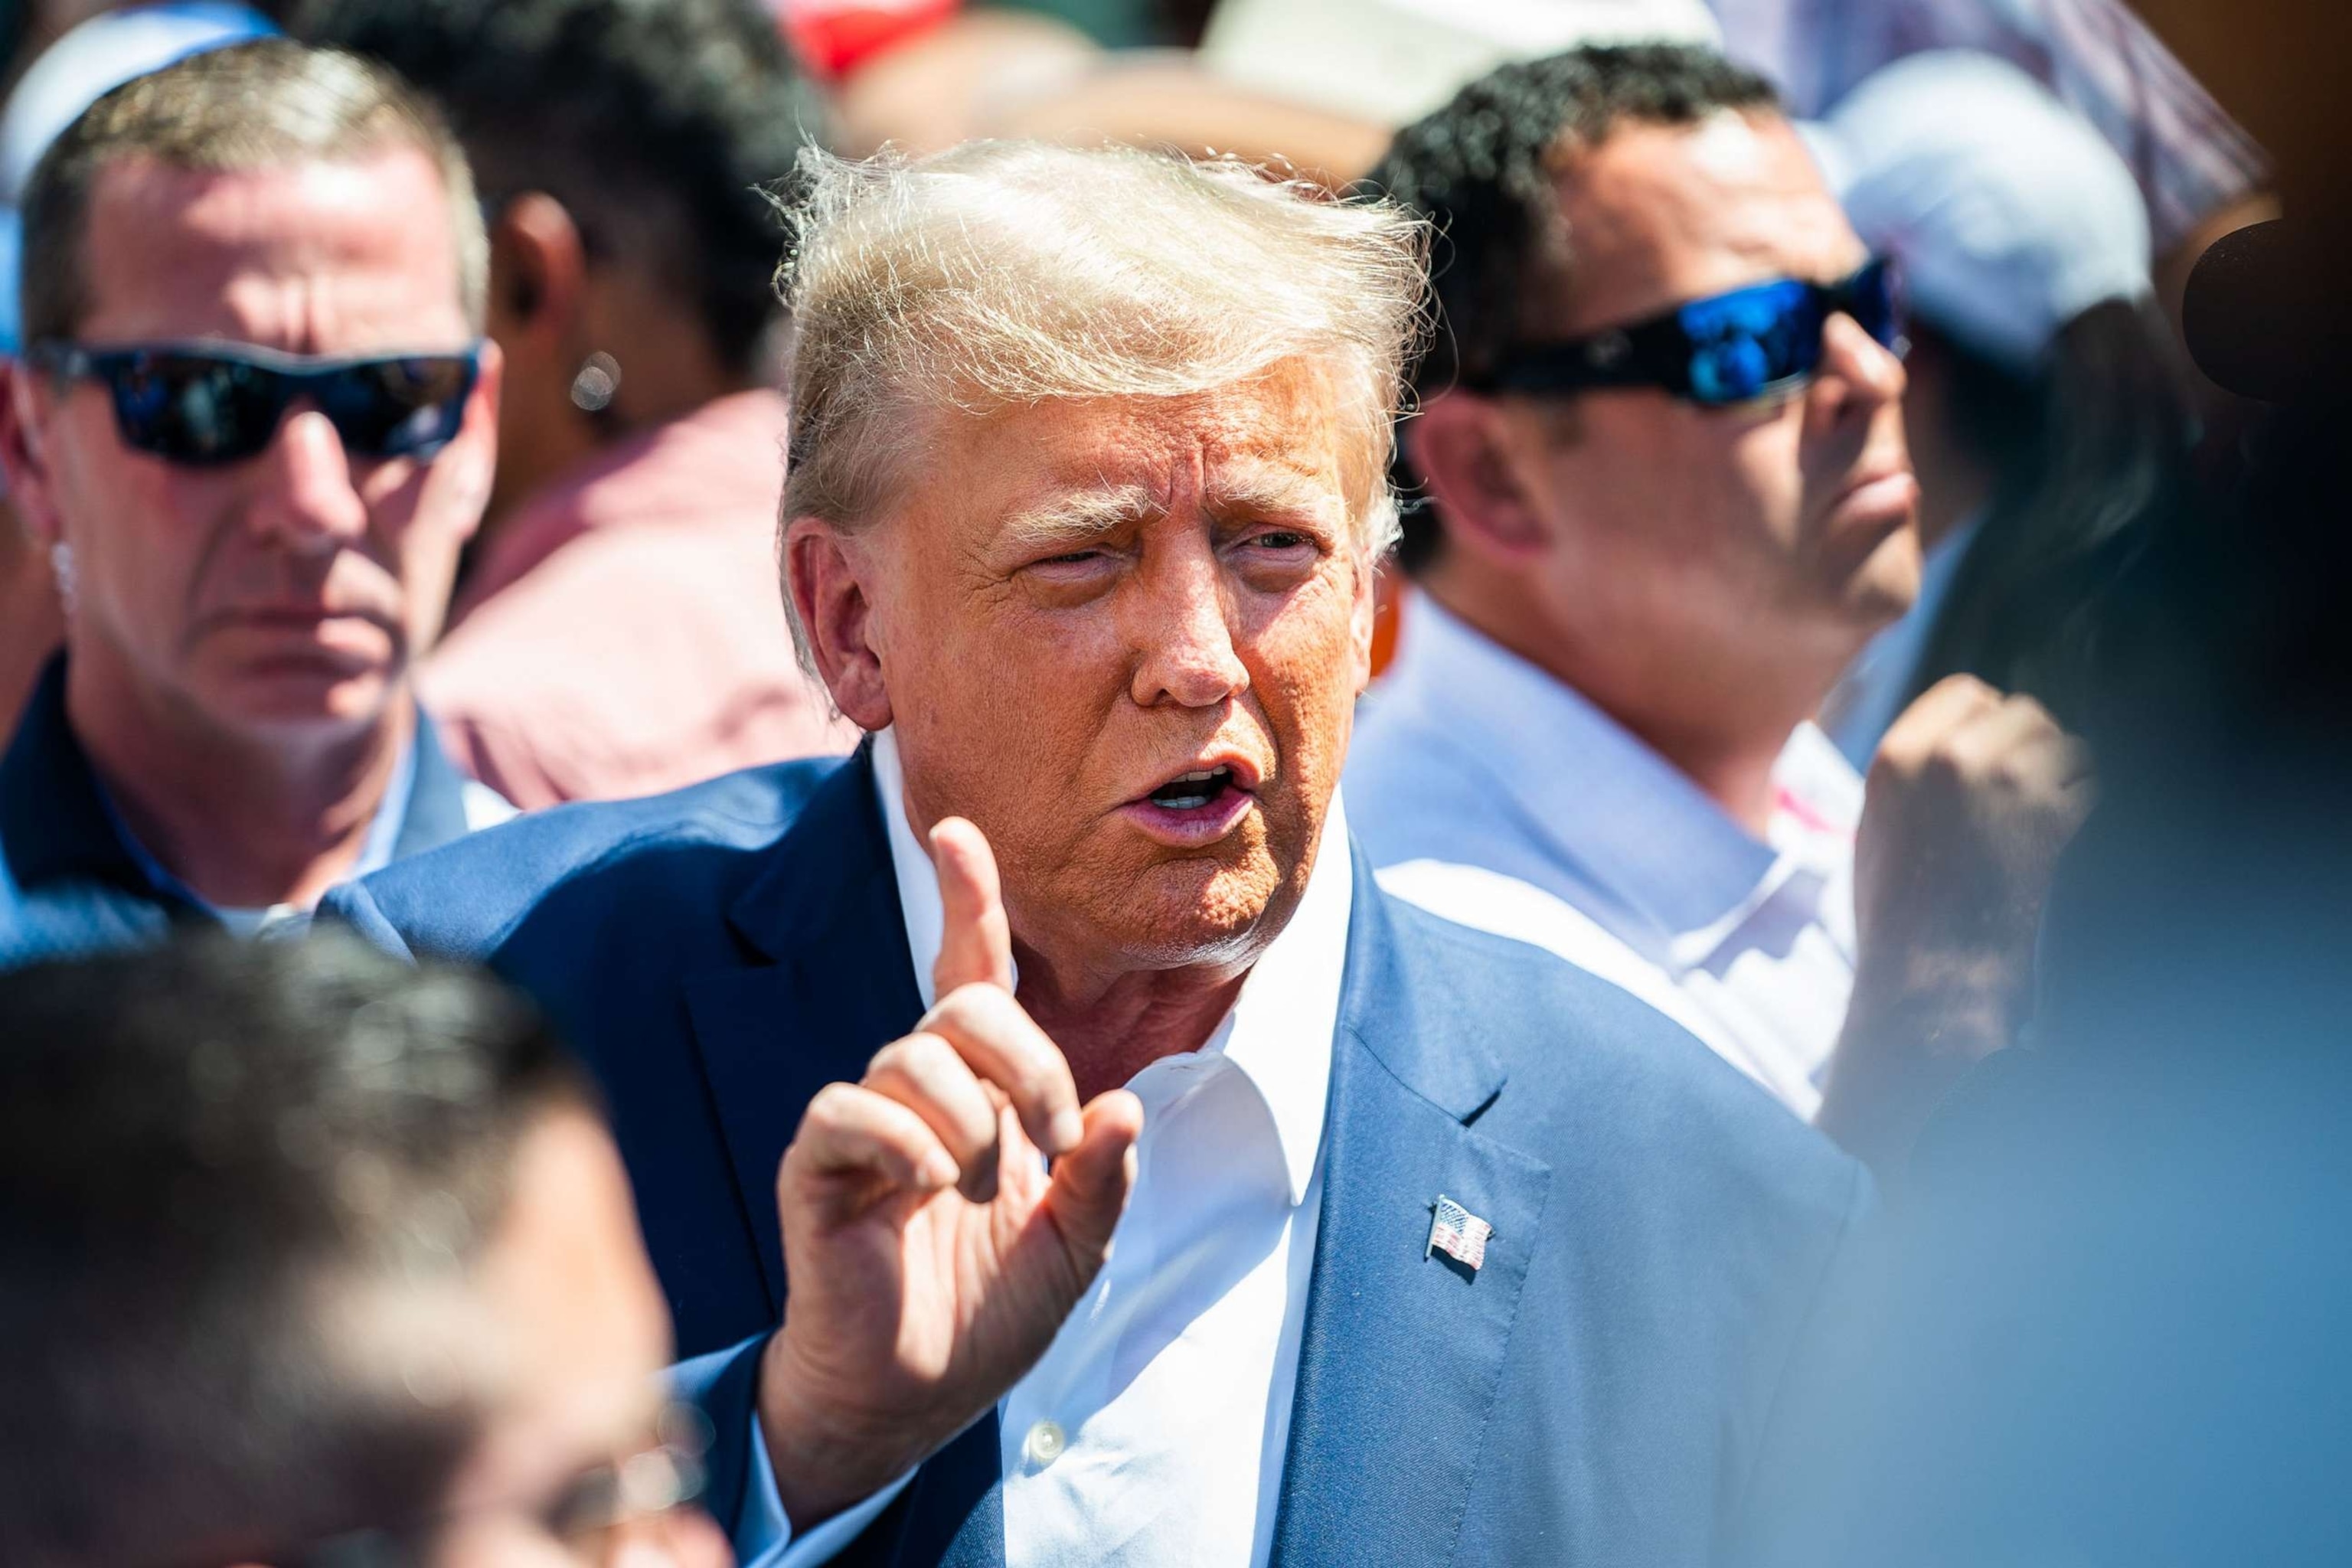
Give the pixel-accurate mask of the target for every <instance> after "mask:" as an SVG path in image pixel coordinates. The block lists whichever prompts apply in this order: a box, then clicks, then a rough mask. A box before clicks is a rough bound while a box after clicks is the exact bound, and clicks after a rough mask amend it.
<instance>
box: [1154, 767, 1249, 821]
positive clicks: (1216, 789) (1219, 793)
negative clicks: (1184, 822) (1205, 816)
mask: <svg viewBox="0 0 2352 1568" xmlns="http://www.w3.org/2000/svg"><path fill="white" fill-rule="evenodd" d="M1239 787H1240V786H1239V785H1237V784H1235V783H1234V771H1233V769H1231V768H1223V767H1218V768H1206V769H1202V770H1201V771H1199V772H1196V773H1179V774H1178V775H1176V777H1174V778H1172V779H1170V780H1169V781H1168V782H1167V783H1166V784H1161V785H1160V787H1159V788H1157V789H1155V790H1153V791H1152V792H1151V793H1150V795H1147V796H1145V798H1146V799H1148V800H1149V801H1150V802H1151V804H1152V805H1156V806H1159V807H1160V809H1161V810H1163V811H1206V810H1208V809H1209V808H1210V807H1211V806H1213V805H1217V804H1218V803H1219V802H1220V801H1222V800H1223V799H1224V798H1225V794H1226V792H1227V791H1228V790H1233V789H1237V788H1239Z"/></svg>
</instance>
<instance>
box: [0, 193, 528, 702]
mask: <svg viewBox="0 0 2352 1568" xmlns="http://www.w3.org/2000/svg"><path fill="white" fill-rule="evenodd" d="M84 254H85V255H86V256H87V258H88V263H89V280H88V294H89V301H90V303H89V310H88V312H87V314H86V316H85V319H84V320H83V321H81V323H80V324H79V328H78V329H77V331H76V334H75V335H76V337H77V339H78V340H79V342H83V343H86V344H89V345H92V346H101V347H102V346H109V345H124V344H141V343H165V342H193V341H199V340H217V341H220V342H225V343H230V344H252V345H259V346H261V347H265V348H269V349H277V350H282V351H286V352H289V353H301V354H334V355H357V354H367V353H396V352H403V351H416V352H446V351H450V350H455V349H460V348H463V347H465V346H466V345H467V343H468V342H470V341H471V339H472V332H471V331H470V329H469V328H468V325H467V319H466V315H465V310H464V301H463V299H462V295H461V289H460V286H459V281H458V277H457V244H456V240H455V237H454V235H453V232H452V219H451V216H450V209H449V203H448V198H447V195H446V192H445V191H444V190H443V187H442V184H441V178H440V174H439V171H438V169H437V168H436V165H435V164H434V163H433V162H432V161H431V160H430V159H428V158H427V157H425V155H424V154H423V153H418V152H412V151H398V152H388V153H383V154H382V155H378V156H373V157H370V158H367V159H363V160H361V161H358V162H353V163H326V162H319V163H295V164H290V165H288V166H285V167H280V168H263V169H255V170H250V171H243V172H237V173H229V174H207V173H201V172H195V171H189V170H183V169H172V168H165V167H162V166H159V165H156V164H153V163H145V162H141V161H129V162H124V163H117V164H114V165H111V166H110V167H108V168H107V169H105V170H104V171H103V172H102V173H101V174H100V175H99V178H98V180H97V182H96V184H95V187H94V189H93V192H92V195H91V199H90V203H89V217H88V234H87V237H86V242H85V245H84ZM496 402H497V365H496V363H495V358H494V356H493V359H492V362H491V363H489V364H488V366H487V367H486V374H485V375H484V377H483V379H482V381H481V383H480V384H478V387H477V390H476V392H475V395H474V397H473V399H472V400H471V402H470V403H469V405H468V406H467V412H466V418H465V424H464V426H463V429H462V430H461V432H460V433H459V435H458V436H457V439H456V440H455V441H454V442H452V443H451V444H450V445H449V446H448V447H445V448H443V449H442V450H441V452H440V453H439V454H438V455H437V456H436V457H435V458H433V459H431V460H430V461H418V460H416V459H415V458H383V459H372V458H361V457H357V456H354V455H353V454H351V453H349V452H346V451H345V450H344V448H343V446H342V443H341V437H339V436H338V434H337V432H336V430H335V428H334V426H332V425H331V424H330V423H329V422H328V420H327V418H326V416H324V415H323V414H321V413H320V412H319V411H318V410H317V409H316V408H314V407H310V406H309V405H306V404H299V403H298V404H297V405H295V406H294V407H293V408H292V409H291V410H289V412H288V414H287V416H286V417H285V419H284V421H283V422H282V423H281V424H280V426H278V433H277V436H276V438H275V439H274V440H273V441H272V442H271V443H270V445H269V447H268V448H267V449H266V450H264V451H263V452H261V453H260V454H258V455H257V456H256V457H253V458H248V459H247V460H245V461H242V462H237V463H231V464H227V465H224V466H219V467H212V468H188V467H182V466H179V465H175V464H173V463H171V462H167V461H165V460H164V459H163V458H158V457H152V456H150V455H148V454H146V453H144V452H141V451H138V450H135V449H133V448H131V447H128V446H126V445H125V444H124V443H123V441H122V439H121V435H120V434H119V432H118V430H117V428H116V425H115V416H114V412H113V406H112V404H111V403H110V400H109V397H108V395H107V393H106V391H105V389H104V388H103V387H102V386H100V385H99V384H95V383H93V382H89V381H77V382H75V383H72V384H69V385H68V386H65V387H63V388H62V389H60V388H58V387H55V386H53V385H51V384H49V383H48V382H47V380H46V378H35V379H34V380H32V381H30V382H28V383H26V384H23V385H20V386H19V387H18V389H17V408H18V412H19V416H20V421H21V424H22V425H23V426H24V436H25V440H26V446H27V448H28V452H29V457H28V459H27V460H26V461H25V462H22V463H20V464H19V465H18V468H19V469H20V471H19V472H17V473H16V474H15V475H13V476H12V477H13V478H14V479H15V480H16V492H17V493H16V499H17V500H18V504H19V506H20V507H21V508H23V509H24V510H26V514H27V517H28V521H31V522H32V523H33V525H34V527H35V531H36V532H37V534H38V535H40V536H42V537H43V538H44V539H45V540H47V541H51V542H54V541H62V542H64V543H65V544H67V545H68V547H69V549H70V552H71V559H72V562H73V574H72V575H73V584H72V586H73V593H72V595H71V601H72V602H71V614H70V616H69V620H68V647H70V648H71V650H72V652H73V656H74V659H75V664H76V668H77V676H76V679H77V681H78V682H97V683H99V684H100V685H102V686H104V687H105V688H107V689H108V690H109V691H110V693H113V694H117V695H119V696H120V697H122V698H125V699H127V700H126V701H118V702H115V703H114V704H112V705H113V706H115V707H117V708H122V709H126V710H132V711H145V712H150V713H154V712H162V711H169V712H171V713H173V715H175V717H176V718H177V719H179V720H180V721H195V722H196V723H197V724H199V725H202V726H209V727H212V728H215V729H217V730H222V731H227V732H229V733H231V734H234V735H236V736H239V737H250V736H253V735H257V734H270V733H282V734H287V735H289V736H314V735H318V734H320V733H322V732H326V733H331V732H334V731H351V730H352V729H355V728H357V727H361V726H364V725H366V724H369V723H372V722H373V721H374V720H375V718H376V717H377V716H378V715H379V714H380V713H381V712H382V711H383V709H384V707H385V705H386V704H387V703H389V702H391V701H393V700H395V699H396V698H397V696H398V694H399V693H401V692H402V691H404V689H405V688H404V681H405V678H406V672H407V668H408V666H409V663H410V661H411V659H412V658H414V657H415V656H416V655H417V654H419V653H421V652H422V651H423V648H424V647H425V645H426V644H428V643H429V642H430V641H431V639H432V637H433V636H434V635H435V634H436V631H437V629H438V627H439V625H440V618H441V614H442V610H443V606H444V605H445V604H446V599H447V595H448V589H449V584H450V581H451V578H452V576H453V574H454V573H455V571H456V566H457V552H458V550H459V548H460V547H461V546H462V545H463V543H464V542H465V541H466V539H467V536H468V535H469V534H470V533H471V532H472V531H473V529H474V526H475V524H476V522H477V521H478V519H479V516H480V512H481V506H482V502H483V500H484V498H485V497H486V495H487V494H488V479H489V468H490V464H491V461H492V458H493V456H494V451H495V446H494V443H495V425H496V415H495V408H496Z"/></svg>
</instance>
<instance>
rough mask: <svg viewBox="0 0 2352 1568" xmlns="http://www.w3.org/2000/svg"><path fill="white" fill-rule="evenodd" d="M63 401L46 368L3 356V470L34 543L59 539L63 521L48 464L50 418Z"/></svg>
mask: <svg viewBox="0 0 2352 1568" xmlns="http://www.w3.org/2000/svg"><path fill="white" fill-rule="evenodd" d="M56 408H57V402H56V399H55V397H54V396H53V395H51V392H50V389H49V387H48V386H47V384H45V382H44V380H43V377H42V373H41V372H39V371H37V370H35V369H34V368H32V367H31V366H29V365H27V364H26V363H24V361H22V360H16V359H10V360H0V472H5V474H6V475H7V478H8V504H9V505H10V506H12V507H13V508H14V509H15V510H16V517H17V520H18V521H19V522H20V523H21V524H22V526H23V527H24V530H25V531H26V534H27V535H29V536H30V537H31V539H32V541H33V542H34V543H36V544H37V545H39V546H41V547H42V548H43V549H45V550H46V549H47V548H48V547H49V546H50V545H52V544H55V543H56V542H58V537H59V534H60V532H61V529H62V524H61V523H60V521H59V519H58V505H57V490H56V487H55V484H54V480H53V476H52V474H51V472H50V468H49V464H48V452H49V439H48V435H49V421H50V419H51V418H52V417H53V416H55V413H56Z"/></svg>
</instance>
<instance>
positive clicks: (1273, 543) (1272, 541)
mask: <svg viewBox="0 0 2352 1568" xmlns="http://www.w3.org/2000/svg"><path fill="white" fill-rule="evenodd" d="M1250 542H1251V543H1253V544H1255V545H1257V546H1259V547H1260V548H1262V549H1265V550H1297V549H1298V548H1300V547H1301V546H1311V545H1312V544H1313V543H1314V541H1313V540H1312V539H1309V538H1308V537H1307V535H1306V534H1303V533H1296V532H1284V531H1276V532H1273V533H1261V534H1259V535H1258V536H1257V537H1256V538H1255V539H1254V540H1252V541H1250Z"/></svg>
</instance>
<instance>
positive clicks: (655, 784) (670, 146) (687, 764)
mask: <svg viewBox="0 0 2352 1568" xmlns="http://www.w3.org/2000/svg"><path fill="white" fill-rule="evenodd" d="M292 26H293V30H294V31H295V32H296V33H297V34H298V35H299V36H303V37H309V38H311V39H313V40H315V41H319V42H323V43H332V44H335V45H339V46H341V47H346V48H350V49H353V50H355V51H358V52H360V53H362V54H368V55H372V56H374V57H375V58H379V59H382V60H383V61H385V62H386V63H387V64H389V65H391V66H392V67H393V68H394V69H396V70H398V71H400V72H401V73H402V74H403V75H404V76H405V77H407V78H408V79H410V80H412V81H414V82H415V83H416V84H417V85H419V86H420V87H422V88H424V89H425V90H426V91H427V92H429V93H431V94H433V95H434V96H435V97H436V98H438V99H439V100H441V102H442V103H443V105H444V106H445V107H446V110H447V112H448V115H449V118H450V120H451V121H452V123H453V124H454V125H455V126H456V128H457V133H458V136H459V138H460V140H461V141H463V142H464V143H465V146H466V151H467V156H468V157H469V158H470V159H471V160H472V161H473V163H474V166H475V168H476V170H477V172H478V183H479V184H480V186H481V189H482V192H483V198H484V205H485V208H486V211H487V213H488V217H489V220H490V244H491V282H490V319H489V329H490V335H491V336H492V337H493V338H495V339H496V340H497V341H498V342H499V345H500V346H501V347H502V348H503V349H504V350H505V351H506V356H507V366H508V374H507V384H506V393H505V396H504V399H503V401H502V405H501V407H500V419H499V442H500V447H499V469H498V479H497V483H496V486H495V488H494V489H493V491H492V494H491V498H490V507H489V512H488V518H487V519H486V521H485V522H484V525H483V529H482V533H481V537H480V540H479V542H478V544H477V545H476V547H475V549H474V551H473V552H472V554H471V558H470V559H469V560H468V562H467V568H466V571H465V574H464V575H463V577H462V578H461V579H460V581H459V584H458V588H457V601H456V603H455V605H453V606H452V610H451V615H450V619H449V631H448V635H447V637H446V640H445V642H444V643H443V646H442V647H441V648H440V649H439V651H438V652H437V654H436V657H435V658H434V659H433V660H432V662H431V664H430V666H429V667H428V668H427V670H426V672H425V679H426V683H427V685H428V687H429V688H430V689H431V690H432V691H433V692H434V694H435V697H436V710H435V711H436V714H437V715H438V716H439V717H440V720H441V722H442V726H443V731H444V735H445V738H446V741H447V742H448V744H449V748H450V750H451V752H453V753H454V754H456V755H457V757H458V758H459V759H460V761H461V762H463V763H465V764H466V765H467V767H468V768H469V769H470V770H471V771H472V772H473V773H475V774H476V776H478V777H479V778H481V779H483V780H485V781H488V780H497V781H499V784H500V786H501V789H502V793H504V794H506V795H508V797H509V799H511V800H513V801H514V802H515V803H516V804H517V805H522V806H525V807H530V806H536V805H549V804H551V803H553V802H556V801H561V800H570V799H576V798H602V797H610V796H616V795H641V794H645V793H648V792H650V791H654V790H659V789H665V788H669V787H673V786H676V785H679V784H688V783H692V782H695V781H697V780H699V779H702V778H705V777H708V776H709V775H711V774H713V773H723V772H725V771H727V770H729V769H730V768H735V767H740V766H743V765H747V764H750V763H764V762H773V761H776V760H778V759H781V758H784V757H790V756H801V755H807V754H810V753H813V752H825V751H834V750H841V749H845V746H846V733H847V732H846V731H845V730H842V729H839V728H837V727H836V726H835V723H834V722H833V721H832V720H831V718H830V714H829V710H828V709H827V707H826V705H825V704H824V701H823V700H822V699H821V698H820V697H818V696H816V695H814V693H813V691H812V689H811V688H810V686H809V685H808V683H807V682H806V681H805V679H803V676H802V675H801V673H800V671H799V670H798V669H797V668H796V667H795V666H794V664H793V658H792V656H791V653H790V649H789V639H788V638H787V637H786V636H785V633H784V624H783V609H782V604H781V603H780V601H779V598H778V595H777V594H776V591H775V586H774V584H775V566H774V553H773V534H774V530H775V509H776V498H777V493H778V491H779V489H781V486H782V461H781V458H780V456H779V454H780V451H781V444H782V436H783V429H784V405H783V402H782V398H781V397H780V396H779V395H777V394H776V393H775V392H774V391H773V390H772V389H771V388H770V387H768V386H767V385H766V383H767V382H768V381H769V380H770V376H769V374H768V367H767V366H766V364H765V363H764V358H765V356H764V345H765V342H766V336H767V331H768V328H769V326H770V323H771V321H772V319H773V316H774V312H775V308H776V307H775V294H774V290H773V289H772V287H771V284H770V277H771V275H772V273H773V271H774V270H775V265H776V257H777V254H778V251H779V250H780V248H781V247H782V229H781V227H780V226H778V224H777V222H776V219H775V216H774V213H773V210H772V205H771V204H770V201H769V199H768V196H767V195H766V194H765V192H764V190H763V188H762V187H764V186H767V185H769V184H772V183H774V182H775V181H777V180H779V179H781V178H782V177H784V176H786V175H788V174H790V173H791V171H792V168H793V160H794V158H795V157H796V155H797V154H798V153H799V151H800V149H801V147H802V145H803V142H805V141H806V140H808V139H809V138H810V137H812V136H813V135H814V133H815V132H816V131H817V130H818V129H819V127H820V125H821V122H822V108H821V105H820V103H819V101H818V100H817V99H816V98H815V96H814V94H813V93H812V92H810V91H809V90H808V89H807V87H806V84H805V83H804V82H803V80H802V79H801V78H800V77H799V76H798V75H797V74H796V72H795V71H794V69H793V65H792V62H791V60H790V59H789V58H788V57H787V55H786V53H785V50H784V47H783V44H782V40H781V38H780V37H779V36H778V34H777V32H776V28H775V25H774V23H773V21H772V18H771V17H770V16H768V15H767V13H766V12H765V11H764V10H763V9H762V8H761V6H760V5H757V4H756V3H754V0H677V3H675V4H664V5H628V4H623V3H621V0H509V3H501V4H499V5H483V4H479V3H478V0H311V3H310V4H308V5H303V6H301V7H299V9H298V10H297V12H296V14H295V16H294V17H293V19H292Z"/></svg>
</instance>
